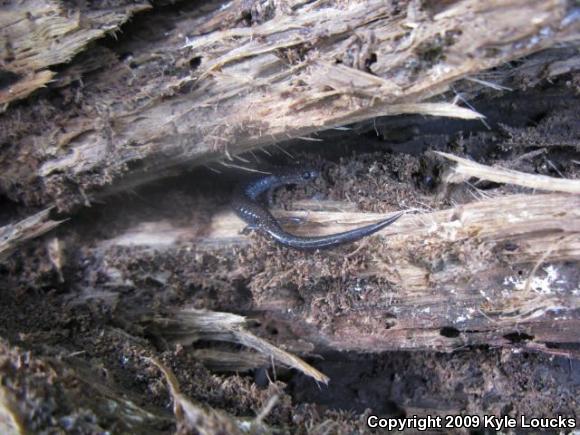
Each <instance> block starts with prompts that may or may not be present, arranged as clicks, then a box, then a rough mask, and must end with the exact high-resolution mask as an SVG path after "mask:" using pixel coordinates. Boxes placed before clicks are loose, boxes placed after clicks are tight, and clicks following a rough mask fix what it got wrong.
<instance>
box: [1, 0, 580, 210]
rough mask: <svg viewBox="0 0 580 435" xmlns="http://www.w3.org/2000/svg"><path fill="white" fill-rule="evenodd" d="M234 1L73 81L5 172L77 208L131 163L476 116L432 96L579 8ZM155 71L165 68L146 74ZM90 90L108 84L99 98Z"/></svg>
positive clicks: (548, 34) (564, 22) (553, 28)
mask: <svg viewBox="0 0 580 435" xmlns="http://www.w3.org/2000/svg"><path fill="white" fill-rule="evenodd" d="M232 5H233V6H231V7H230V8H226V9H225V10H224V11H220V12H217V13H216V14H215V15H214V16H213V18H211V16H210V17H208V16H207V15H204V13H207V12H206V11H203V10H200V11H199V14H197V15H196V14H195V13H193V14H191V13H190V14H184V15H182V16H181V15H180V16H176V17H173V18H172V21H171V23H172V26H173V28H172V30H171V31H167V32H165V33H163V34H159V35H155V37H152V41H150V42H149V43H148V44H146V45H144V46H143V45H140V44H138V43H130V44H128V46H127V50H130V51H131V53H132V59H134V60H133V61H132V62H133V67H132V68H128V67H127V64H126V63H124V62H121V61H119V62H117V63H115V62H111V61H110V59H109V58H106V62H107V65H106V68H104V69H103V70H102V71H101V72H98V73H95V74H93V75H91V78H90V81H89V82H87V83H85V87H86V89H87V91H86V94H85V91H84V90H83V89H80V90H79V91H77V92H80V94H79V101H80V102H81V104H82V110H80V111H78V110H77V111H75V113H71V114H68V113H66V112H65V113H62V114H59V116H58V119H55V120H54V122H55V123H57V124H56V125H53V126H51V125H50V122H48V124H47V126H46V129H45V135H44V138H43V140H42V141H41V143H39V141H38V138H35V137H33V136H29V135H27V134H26V133H25V132H22V134H21V137H20V138H19V139H18V140H17V141H15V142H10V143H13V146H14V149H15V150H17V151H16V153H17V154H21V155H28V154H29V153H30V152H31V150H34V153H35V154H39V155H38V158H37V159H36V160H35V162H34V168H33V172H32V173H31V172H30V162H29V161H25V160H22V159H11V160H10V161H9V162H6V163H5V165H7V166H8V167H7V168H6V171H5V174H7V175H5V176H6V177H8V176H10V175H8V174H11V176H12V177H14V174H17V175H16V177H17V178H20V179H22V180H23V181H22V182H23V183H33V182H37V180H38V178H37V177H40V179H41V180H42V181H43V183H42V185H41V187H40V188H41V189H42V190H41V192H40V195H36V194H35V195H34V196H33V198H34V200H35V201H41V202H43V203H45V204H52V203H53V201H57V203H58V204H57V205H58V206H59V207H61V208H68V207H71V206H72V205H73V204H75V203H78V202H85V201H86V200H87V196H86V195H87V194H89V195H91V194H92V193H95V192H97V191H99V190H101V187H102V185H103V184H108V183H110V182H111V181H112V180H113V179H114V178H115V177H118V176H119V175H121V174H123V173H127V171H128V172H130V173H131V174H134V177H135V178H136V179H137V180H139V179H141V178H146V179H150V178H151V174H152V173H153V174H154V173H158V172H159V171H162V170H163V169H165V168H168V167H172V166H175V165H177V164H183V163H185V162H187V163H189V164H200V163H204V162H207V161H208V160H211V159H219V158H223V157H224V156H228V155H231V154H236V153H240V152H243V151H246V150H249V149H252V148H256V147H261V146H264V145H267V144H270V143H272V142H277V141H282V140H285V139H288V138H296V137H303V136H307V135H309V134H310V133H313V132H316V131H320V130H323V129H327V128H329V127H332V126H337V125H343V124H346V123H352V122H356V121H360V120H366V119H369V118H373V117H376V116H379V115H394V114H401V113H421V114H432V115H440V116H457V117H476V116H478V114H477V113H476V112H473V111H470V110H469V109H466V108H460V107H457V106H454V105H452V104H450V103H439V104H435V105H431V106H429V105H428V104H424V102H425V101H426V100H428V99H429V98H431V97H433V96H435V95H439V94H441V93H443V92H445V91H447V90H448V89H449V87H450V85H452V84H453V83H454V82H456V81H457V80H460V79H462V78H465V77H469V76H471V75H475V74H478V73H480V72H482V71H484V70H485V69H487V68H490V67H493V66H496V65H500V64H502V63H505V62H506V61H508V60H511V59H514V58H517V57H521V56H524V55H526V54H529V53H532V52H535V51H538V50H541V49H543V48H547V47H550V46H552V45H553V44H555V43H558V42H561V41H570V40H573V39H574V38H575V37H577V34H578V32H577V20H574V19H573V14H574V11H573V9H571V7H570V6H569V4H568V3H567V2H564V1H560V0H551V1H539V0H538V1H533V0H510V1H508V2H495V3H492V4H491V3H486V2H479V1H475V0H462V1H456V2H447V3H445V4H444V5H439V6H425V7H420V6H419V2H415V1H410V2H403V3H400V2H399V3H398V5H397V6H394V5H391V4H390V3H385V2H383V1H378V0H373V1H370V2H369V1H360V2H359V1H357V2H346V3H344V2H337V3H336V4H335V3H332V2H331V3H324V4H320V3H318V2H314V3H304V2H301V1H297V2H290V3H289V4H285V6H284V7H282V6H281V7H280V8H279V9H276V10H275V13H273V14H272V15H271V16H270V15H269V16H268V17H267V18H262V19H257V22H256V24H255V25H253V26H252V27H247V26H245V25H243V24H242V23H241V22H240V21H239V16H240V10H239V9H236V7H234V6H235V5H238V4H237V3H234V4H232ZM237 7H239V5H238V6H237ZM220 17H221V18H220ZM208 18H211V19H209V20H208ZM218 18H219V19H218ZM211 23H214V24H211ZM217 23H220V24H217ZM224 24H225V25H226V28H223V29H221V30H217V26H218V25H224ZM212 26H213V27H212ZM199 29H202V30H199ZM202 31H204V32H207V34H203V35H202V34H200V32H202ZM196 32H197V33H196ZM97 60H98V59H97ZM103 62H104V60H103ZM168 63H169V64H170V65H175V67H172V68H166V67H167V64H168ZM190 64H191V65H193V67H192V68H193V69H192V70H191V71H188V70H186V69H184V66H187V65H190ZM196 65H197V66H196ZM159 68H162V69H168V71H167V73H165V74H162V75H161V76H158V75H153V76H151V71H152V70H157V69H159ZM95 88H96V89H99V88H104V89H110V90H111V92H109V93H107V94H103V96H102V98H101V99H99V100H98V101H94V100H93V94H91V92H92V90H93V89H95ZM85 95H86V96H87V98H86V99H85V98H83V97H84V96H85ZM89 96H90V98H89ZM430 104H434V103H430ZM104 107H106V108H107V109H106V110H104ZM10 116H14V117H19V118H18V119H21V118H22V117H23V116H24V118H23V119H26V116H27V114H26V113H25V114H23V113H15V114H14V115H10ZM30 116H32V114H30ZM137 162H139V165H131V166H128V165H129V164H133V163H137ZM24 171H26V172H24ZM26 179H30V181H29V182H28V181H26ZM0 181H3V180H2V179H0ZM4 183H7V181H6V180H4ZM35 188H36V186H35ZM23 189H29V191H27V192H26V194H24V193H22V195H21V198H19V199H27V196H28V195H31V194H30V190H31V186H29V185H28V186H27V185H26V184H25V185H24V186H23ZM10 194H11V196H18V193H17V192H15V191H14V189H13V190H12V191H11V192H10ZM89 198H90V197H89ZM71 200H72V201H71Z"/></svg>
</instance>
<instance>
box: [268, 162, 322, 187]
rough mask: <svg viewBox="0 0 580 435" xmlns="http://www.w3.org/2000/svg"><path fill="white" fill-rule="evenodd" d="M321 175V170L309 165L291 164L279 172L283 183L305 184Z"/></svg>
mask: <svg viewBox="0 0 580 435" xmlns="http://www.w3.org/2000/svg"><path fill="white" fill-rule="evenodd" d="M319 175H320V171H318V170H317V169H315V168H314V167H311V166H308V165H300V166H290V167H287V168H285V169H284V170H283V171H281V172H280V173H279V174H278V177H279V179H280V181H282V183H283V184H305V183H309V182H311V181H313V180H315V179H316V178H318V176H319Z"/></svg>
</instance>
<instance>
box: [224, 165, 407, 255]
mask: <svg viewBox="0 0 580 435" xmlns="http://www.w3.org/2000/svg"><path fill="white" fill-rule="evenodd" d="M318 175H319V172H318V171H317V170H315V169H312V168H304V167H290V168H286V169H285V170H282V171H280V172H277V173H275V174H270V175H265V176H263V177H260V178H257V179H254V180H252V181H250V182H247V183H243V184H240V185H239V186H237V188H236V190H235V193H234V196H233V200H232V207H233V209H234V211H235V212H236V214H237V215H238V216H239V217H240V218H241V219H242V220H244V221H245V222H246V223H247V224H248V229H253V230H256V231H258V232H260V233H262V234H265V235H266V236H269V237H271V238H272V239H274V240H275V241H276V242H278V243H280V244H282V245H284V246H287V247H289V248H294V249H299V250H306V251H308V250H316V249H328V248H333V247H335V246H339V245H342V244H345V243H351V242H354V241H357V240H360V239H362V238H363V237H366V236H369V235H371V234H373V233H376V232H377V231H380V230H381V229H383V228H385V227H387V226H389V225H391V224H392V223H393V222H395V221H396V220H397V219H399V218H400V217H401V216H402V215H403V214H404V212H399V213H397V214H395V215H393V216H390V217H388V218H386V219H383V220H381V221H379V222H376V223H374V224H370V225H366V226H364V227H360V228H356V229H353V230H350V231H345V232H342V233H336V234H330V235H326V236H311V237H302V236H296V235H293V234H290V233H288V232H287V231H285V230H284V229H283V228H282V226H281V225H280V223H279V222H278V221H277V220H276V218H275V217H274V216H272V214H271V213H270V212H269V211H268V209H267V208H266V207H265V206H263V205H262V203H261V202H260V198H261V197H262V196H263V195H264V194H269V193H271V192H272V190H273V189H275V188H277V187H280V186H284V185H287V184H303V183H306V182H309V181H311V180H314V179H315V178H316V177H318Z"/></svg>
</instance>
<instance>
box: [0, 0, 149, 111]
mask: <svg viewBox="0 0 580 435" xmlns="http://www.w3.org/2000/svg"><path fill="white" fill-rule="evenodd" d="M80 4H82V3H80ZM150 7H151V6H150V5H149V4H148V3H147V2H144V1H143V2H131V3H127V4H125V5H120V6H117V7H113V6H105V7H102V8H98V9H95V10H90V9H86V10H81V8H79V7H74V6H73V5H72V4H71V5H70V6H67V5H66V4H65V3H59V2H54V1H49V0H25V1H16V2H7V4H3V5H2V11H1V12H0V46H1V47H2V49H0V74H1V75H2V79H3V81H4V80H5V81H6V83H5V84H4V86H0V107H6V106H7V105H8V103H10V102H11V101H15V100H18V99H21V98H24V97H27V96H28V95H30V94H31V93H32V92H34V91H35V90H36V89H38V88H40V87H43V86H45V85H46V84H47V83H49V82H50V81H51V80H52V79H53V78H54V76H55V73H54V72H53V71H51V70H50V67H51V66H53V65H56V64H62V63H65V62H68V61H69V60H71V59H72V58H73V56H74V55H75V54H77V53H79V52H80V51H81V50H83V49H85V48H86V46H87V44H89V43H90V42H91V41H93V40H95V39H97V38H100V37H102V36H103V35H105V34H106V33H109V32H115V31H116V30H118V29H119V26H120V25H121V24H122V23H123V22H125V21H126V20H128V19H129V18H130V17H131V15H133V14H135V13H137V12H140V11H143V10H146V9H149V8H150Z"/></svg>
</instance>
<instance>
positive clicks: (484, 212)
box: [97, 194, 580, 354]
mask: <svg viewBox="0 0 580 435" xmlns="http://www.w3.org/2000/svg"><path fill="white" fill-rule="evenodd" d="M334 205H336V204H334ZM320 206H322V207H323V206H324V203H323V202H322V203H319V207H320ZM275 214H276V215H277V216H278V217H300V218H303V219H304V222H303V223H301V224H300V225H297V226H295V227H293V228H292V232H295V233H296V234H301V235H313V234H327V233H335V232H340V231H345V230H349V229H352V228H353V227H355V226H360V225H364V224H367V223H369V222H372V221H376V220H379V219H382V218H384V217H385V216H384V215H379V214H369V213H343V212H325V211H305V212H278V213H275ZM243 226H244V224H243V223H242V222H241V221H239V219H238V218H237V217H235V216H234V215H233V213H231V212H229V211H224V212H221V213H217V214H216V215H215V216H214V218H213V219H212V221H211V224H210V227H209V228H208V229H207V231H205V232H203V233H204V236H203V237H200V236H199V233H198V232H196V233H194V232H192V231H191V230H188V228H186V227H173V226H171V224H169V223H168V222H158V223H155V222H149V223H147V224H146V226H141V227H136V228H132V229H130V230H128V231H127V232H125V233H124V234H121V235H120V236H118V237H117V238H115V239H112V240H108V241H106V242H102V244H101V246H100V247H98V248H97V250H98V251H102V252H104V251H106V250H107V249H110V248H111V247H114V246H125V247H134V248H138V247H154V248H156V249H162V250H167V249H176V248H177V247H178V246H181V245H183V244H187V245H190V246H196V248H195V249H196V250H197V251H198V252H204V251H206V252H208V253H217V252H219V251H220V250H224V249H226V250H230V249H231V247H232V246H236V245H238V246H247V244H248V243H249V242H250V241H251V239H249V238H248V237H247V236H242V235H240V230H241V229H242V228H243ZM379 240H380V243H378V241H379ZM359 244H360V245H361V246H362V251H363V252H364V254H360V255H363V256H364V258H367V261H364V262H363V263H360V264H359V263H357V264H359V266H358V267H359V269H358V270H357V269H356V266H355V268H354V269H352V270H350V272H349V275H351V276H356V277H357V279H362V280H375V281H376V280H377V279H378V280H381V282H384V283H389V284H388V285H386V284H383V287H384V290H383V291H384V296H382V297H379V300H378V301H375V302H376V305H375V306H374V307H373V309H372V310H369V307H367V306H366V302H364V300H360V301H356V298H355V301H351V302H349V303H350V304H351V305H350V307H349V310H343V311H342V314H340V315H337V316H335V317H334V318H333V320H332V322H331V324H332V333H328V332H325V333H320V331H317V332H316V333H312V335H311V336H309V337H308V338H309V339H310V340H312V341H313V342H323V343H325V344H327V345H331V346H332V347H335V348H340V349H345V350H347V349H350V350H353V349H356V350H365V349H373V350H374V351H377V350H385V349H401V348H409V349H427V348H431V349H432V348H437V349H441V350H452V349H454V348H456V347H458V346H463V345H467V344H497V345H501V344H506V343H510V340H511V339H512V338H513V337H512V336H511V335H510V333H512V332H513V331H514V329H516V330H517V331H519V332H521V333H524V332H525V333H526V334H528V335H527V336H529V337H534V338H535V339H534V340H532V341H530V347H533V348H534V349H540V348H541V349H542V350H544V351H547V352H552V353H559V352H563V353H567V354H570V352H571V353H574V352H573V351H569V350H565V351H562V350H560V349H558V343H567V342H574V341H575V340H576V338H575V337H574V336H573V334H572V333H571V331H573V330H575V328H577V327H578V326H580V317H579V316H578V309H579V308H580V294H579V291H580V287H579V282H578V281H577V279H578V276H579V275H578V273H574V272H573V270H572V271H571V270H569V269H570V266H569V265H567V263H566V262H572V263H569V264H576V263H575V262H577V261H578V260H579V259H580V196H578V195H568V194H544V195H540V194H536V195H512V196H507V197H499V198H493V199H489V200H485V201H479V202H475V203H471V204H466V205H462V206H458V207H455V208H453V209H449V210H444V211H438V212H433V213H426V214H408V215H406V216H404V217H402V218H401V219H400V220H399V221H397V222H396V223H394V224H393V225H391V226H389V227H387V228H386V229H384V230H382V231H381V232H380V233H378V235H377V236H376V237H375V238H372V237H371V238H369V240H363V241H361V242H359ZM357 251H360V250H359V249H357V248H356V246H355V247H352V249H351V253H349V254H347V257H348V256H351V255H353V254H354V253H356V252H357ZM546 253H547V254H546ZM277 255H283V253H282V252H279V253H278V254H277ZM304 255H306V258H307V257H308V256H313V255H314V254H304ZM332 257H334V256H333V254H332V253H328V254H325V253H321V254H317V257H316V258H317V259H315V260H314V261H321V262H323V263H324V262H325V261H327V260H328V259H329V258H332ZM300 258H302V257H300ZM300 261H303V260H299V259H297V260H296V261H283V262H279V263H276V264H277V266H270V267H268V268H267V269H266V270H264V271H263V272H262V273H261V274H258V275H256V276H254V277H252V278H250V287H251V288H252V286H253V288H256V290H259V291H268V290H271V293H268V294H271V295H272V296H271V297H270V298H266V299H265V300H264V301H263V303H264V307H263V308H264V309H270V310H274V312H277V311H279V312H280V313H284V312H286V309H288V308H290V307H292V306H293V302H292V298H290V299H287V300H286V299H285V296H284V294H285V293H284V292H285V290H284V288H285V286H286V285H288V284H289V283H291V282H292V280H293V279H294V278H293V276H294V275H295V272H293V271H295V269H294V268H295V267H297V266H296V265H297V264H299V263H300ZM362 264H364V265H365V266H364V267H363V266H362ZM324 270H326V268H325V266H323V265H322V264H320V265H319V266H318V267H317V268H313V269H311V270H310V275H309V280H310V281H314V282H316V281H317V280H327V279H329V277H326V276H325V275H324V272H323V271H324ZM317 271H318V273H319V274H320V275H316V273H317ZM276 276H279V277H285V278H282V279H280V280H278V279H277V278H276ZM564 277H567V279H568V280H569V281H568V280H566V279H565V278H564ZM334 279H339V278H334ZM283 283H286V284H283ZM385 286H386V287H385ZM388 289H390V290H388ZM274 295H276V296H274ZM327 297H328V298H335V297H343V296H342V295H336V294H328V295H327ZM272 298H274V299H275V300H276V303H275V304H274V305H272V301H271V300H270V299H272ZM285 300H286V302H284V301H285ZM285 304H288V305H285ZM309 309H312V307H309V308H305V309H304V311H303V312H301V314H300V315H298V317H300V318H302V317H303V319H302V320H303V321H305V319H306V318H308V317H309ZM369 316H370V317H369ZM385 316H387V317H386V318H387V319H391V320H389V321H388V322H387V324H388V327H385V328H384V329H381V330H380V334H378V331H376V330H375V332H373V333H372V334H371V335H369V336H365V333H364V331H365V328H366V327H365V324H366V325H367V327H368V326H369V325H375V323H376V322H377V319H380V318H381V317H383V318H385ZM556 318H557V319H558V321H557V324H556V323H554V320H555V319H556ZM295 320H296V319H295ZM369 321H370V323H367V322H369ZM327 326H328V325H327ZM375 327H376V325H375ZM371 329H375V328H374V327H373V328H371ZM446 331H451V332H450V333H447V332H446ZM460 331H470V332H469V333H468V332H460ZM567 331H568V332H567ZM571 334H572V335H571Z"/></svg>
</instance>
